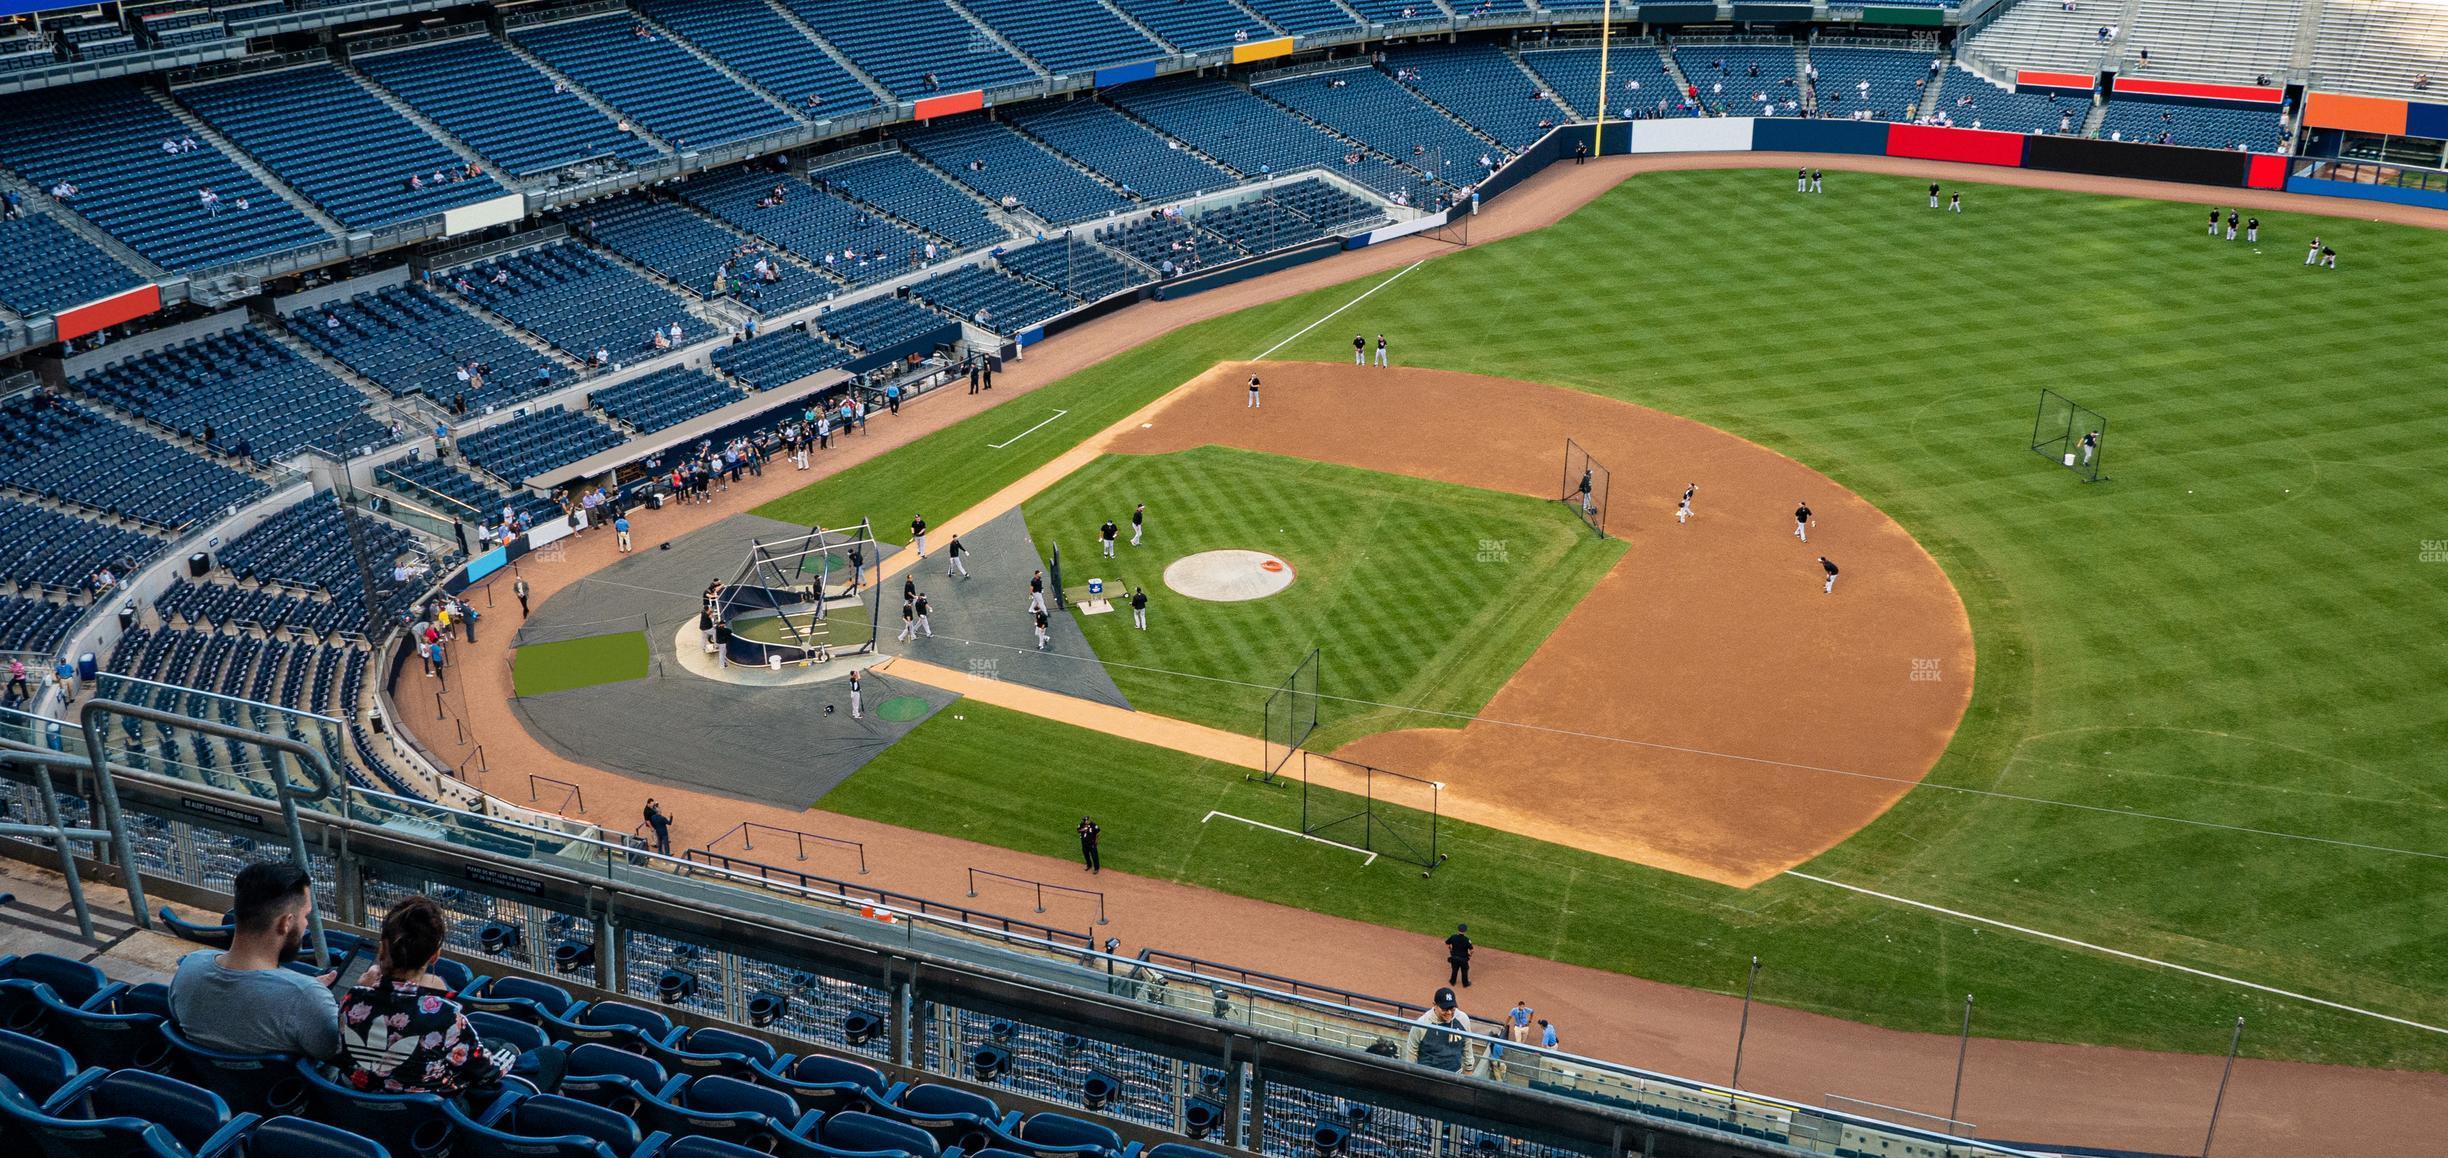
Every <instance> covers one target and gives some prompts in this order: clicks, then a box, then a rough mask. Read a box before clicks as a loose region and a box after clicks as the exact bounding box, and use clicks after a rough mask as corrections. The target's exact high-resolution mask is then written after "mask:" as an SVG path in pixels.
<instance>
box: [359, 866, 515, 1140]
mask: <svg viewBox="0 0 2448 1158" xmlns="http://www.w3.org/2000/svg"><path fill="white" fill-rule="evenodd" d="M449 933H450V916H449V914H447V913H445V912H443V911H442V906H440V905H437V904H435V903H434V902H433V900H432V898H430V897H421V896H420V897H410V898H409V899H407V900H405V901H402V902H401V903H399V904H398V905H395V906H393V907H392V909H391V912H390V915H388V916H386V917H384V918H383V926H382V947H381V950H380V955H379V957H378V958H377V960H376V962H375V965H374V967H373V968H372V969H370V970H367V972H366V976H365V978H364V979H363V980H362V981H360V982H359V983H358V984H357V985H356V986H354V987H352V988H351V989H350V990H349V991H348V993H347V995H346V996H344V997H342V998H341V999H340V1057H339V1058H338V1065H339V1067H340V1080H341V1081H343V1082H345V1083H347V1084H348V1086H349V1087H350V1088H352V1089H358V1090H364V1091H366V1092H368V1093H379V1094H440V1095H442V1096H443V1097H455V1096H457V1095H459V1094H461V1093H464V1092H467V1091H469V1090H473V1089H480V1088H483V1087H488V1086H492V1085H494V1084H496V1083H498V1082H499V1081H500V1080H501V1077H502V1075H503V1074H505V1073H507V1072H509V1070H510V1066H511V1064H512V1063H513V1062H514V1061H516V1060H517V1054H516V1052H515V1051H513V1050H506V1049H504V1050H487V1049H486V1048H485V1046H484V1043H483V1042H481V1041H478V1040H477V1038H476V1027H474V1026H472V1025H469V1024H468V1019H467V1014H466V1013H465V1012H464V1011H462V1010H461V1009H460V1008H459V1001H458V995H457V994H454V993H452V992H451V991H450V987H449V986H447V985H445V984H443V982H442V979H441V978H438V977H436V976H434V975H433V974H432V973H431V972H430V970H431V969H432V968H433V964H434V962H435V961H437V960H439V959H441V956H442V943H443V941H444V940H445V939H446V938H447V937H448V936H449Z"/></svg>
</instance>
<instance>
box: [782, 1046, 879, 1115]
mask: <svg viewBox="0 0 2448 1158" xmlns="http://www.w3.org/2000/svg"><path fill="white" fill-rule="evenodd" d="M769 1084H771V1085H774V1086H776V1087H779V1088H780V1089H782V1090H784V1091H786V1092H788V1093H789V1094H790V1096H791V1097H793V1098H796V1099H798V1101H799V1104H800V1105H801V1106H802V1107H805V1108H807V1109H810V1110H822V1111H824V1112H825V1113H827V1114H838V1113H840V1112H842V1111H845V1110H856V1109H872V1108H874V1107H875V1106H878V1105H881V1104H883V1103H884V1102H887V1101H890V1100H892V1099H893V1098H894V1097H896V1096H898V1095H899V1092H900V1087H899V1086H898V1085H896V1084H895V1083H893V1082H892V1081H891V1080H890V1079H887V1078H886V1077H885V1076H884V1071H882V1070H879V1069H877V1068H875V1067H874V1066H870V1065H865V1064H862V1063H859V1062H854V1061H851V1060H849V1059H847V1058H838V1057H834V1056H832V1055H830V1054H821V1053H812V1054H807V1055H805V1056H803V1057H801V1058H799V1059H798V1060H797V1061H795V1062H792V1063H791V1064H790V1066H789V1067H788V1068H785V1069H781V1070H778V1071H776V1072H774V1073H773V1074H772V1075H771V1076H770V1083H769Z"/></svg>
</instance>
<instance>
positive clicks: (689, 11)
mask: <svg viewBox="0 0 2448 1158" xmlns="http://www.w3.org/2000/svg"><path fill="white" fill-rule="evenodd" d="M640 7H641V9H642V10H643V11H644V12H645V13H646V15H648V16H651V17H653V18H654V19H655V21H656V22H658V23H660V24H662V25H663V26H664V27H666V28H669V29H671V30H672V31H674V32H677V33H679V34H680V35H681V36H682V37H684V38H686V39H687V40H688V41H689V43H691V44H694V45H696V46H698V47H699V48H702V49H704V50H706V51H707V52H708V53H711V54H712V55H713V56H714V57H715V58H716V59H718V60H720V61H722V62H723V64H724V65H726V66H728V67H729V68H730V69H731V71H733V72H736V73H738V74H740V75H741V76H744V77H747V78H748V79H749V80H750V81H752V82H754V83H755V84H756V85H757V86H758V87H760V88H763V89H764V90H765V91H766V92H769V93H772V94H773V95H775V96H778V97H780V98H782V99H783V101H784V102H786V103H788V104H789V105H790V107H791V109H792V111H794V112H796V113H798V114H800V115H801V116H804V117H808V118H810V119H822V118H828V117H839V116H847V115H849V114H851V113H855V112H858V111H860V110H863V109H871V108H874V107H875V105H876V99H875V94H873V93H871V92H869V91H868V89H867V86H866V85H864V84H861V83H859V79H858V78H857V77H855V76H852V75H850V73H849V72H848V71H846V70H844V69H843V68H842V66H840V65H838V64H835V63H833V58H832V57H829V56H826V55H825V54H824V52H823V51H822V50H820V49H818V48H817V47H816V44H815V42H813V41H811V40H809V39H808V38H807V35H806V34H805V33H802V32H800V31H799V30H798V29H797V28H795V27H793V26H792V25H791V22H790V21H789V20H786V19H784V18H783V16H782V14H781V13H779V12H776V11H775V10H774V9H773V8H771V7H769V6H767V5H766V4H765V2H764V0H646V3H644V4H642V5H640Z"/></svg>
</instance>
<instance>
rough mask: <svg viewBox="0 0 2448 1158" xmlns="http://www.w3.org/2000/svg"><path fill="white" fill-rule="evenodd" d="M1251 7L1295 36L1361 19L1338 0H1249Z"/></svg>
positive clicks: (1349, 23)
mask: <svg viewBox="0 0 2448 1158" xmlns="http://www.w3.org/2000/svg"><path fill="white" fill-rule="evenodd" d="M1248 8H1249V10H1250V11H1252V12H1255V13H1257V14H1258V15H1260V16H1262V17H1265V18H1266V21H1267V23H1269V24H1272V25H1274V26H1275V27H1277V28H1280V29H1283V30H1284V31H1285V32H1289V33H1291V34H1293V35H1295V36H1297V35H1300V34H1301V33H1304V32H1323V31H1327V30H1329V29H1343V28H1350V27H1351V26H1352V25H1354V24H1355V23H1357V21H1354V20H1353V19H1352V18H1351V14H1350V13H1349V12H1346V11H1344V10H1343V6H1342V5H1340V4H1337V3H1335V2H1334V0H1248Z"/></svg>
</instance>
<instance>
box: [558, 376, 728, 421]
mask: <svg viewBox="0 0 2448 1158" xmlns="http://www.w3.org/2000/svg"><path fill="white" fill-rule="evenodd" d="M740 397H741V395H740V392H739V391H737V390H734V389H732V388H731V387H730V386H729V385H728V384H726V383H725V382H723V381H722V380H721V379H719V378H716V377H714V376H712V375H710V374H707V373H706V372H705V371H703V370H693V369H690V368H689V367H686V366H669V367H665V368H664V369H661V370H657V371H655V372H654V373H651V374H646V375H643V376H641V377H637V378H632V379H630V380H628V381H626V382H623V383H621V384H620V385H618V386H611V387H607V388H605V389H602V390H597V391H595V392H593V393H591V394H589V395H587V402H588V404H589V405H592V406H594V407H596V408H598V409H600V410H602V411H603V412H604V413H606V414H609V415H611V416H612V417H613V418H616V419H618V420H620V421H622V422H625V423H627V424H629V425H630V426H632V427H634V428H636V429H638V430H640V431H655V430H662V429H664V428H666V427H672V426H678V425H679V424H681V423H683V422H686V421H688V420H689V419H692V418H695V417H697V416H698V415H700V414H711V413H713V412H714V411H717V410H720V409H722V408H723V407H725V406H729V405H730V404H732V403H734V402H737V401H739V400H740Z"/></svg>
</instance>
